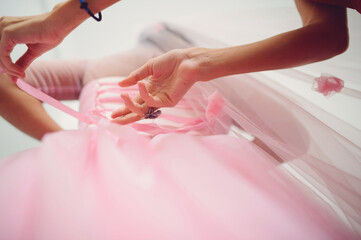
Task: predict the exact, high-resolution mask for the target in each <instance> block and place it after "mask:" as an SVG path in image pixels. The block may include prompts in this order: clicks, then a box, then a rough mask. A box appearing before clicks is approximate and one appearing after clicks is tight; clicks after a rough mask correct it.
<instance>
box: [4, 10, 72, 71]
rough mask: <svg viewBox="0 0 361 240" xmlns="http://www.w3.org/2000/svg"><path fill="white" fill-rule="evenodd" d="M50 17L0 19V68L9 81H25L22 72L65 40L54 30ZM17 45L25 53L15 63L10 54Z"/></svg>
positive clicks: (47, 15) (43, 15)
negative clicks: (22, 46) (22, 45)
mask: <svg viewBox="0 0 361 240" xmlns="http://www.w3.org/2000/svg"><path fill="white" fill-rule="evenodd" d="M49 16H50V13H46V14H42V15H36V16H27V17H1V18H0V67H1V68H2V69H3V71H4V72H6V73H8V74H9V75H10V76H12V77H20V78H24V77H25V69H26V68H27V67H28V66H29V65H30V64H31V63H32V62H33V61H34V60H35V59H36V58H37V57H39V56H40V55H42V54H43V53H45V52H47V51H49V50H50V49H52V48H54V47H56V46H57V45H59V43H61V42H62V41H63V39H64V37H65V34H64V35H62V34H60V32H58V30H59V29H57V28H56V27H54V25H53V21H52V20H50V18H49ZM17 44H26V46H27V47H28V49H27V51H26V52H25V53H24V55H23V56H21V57H20V58H19V59H18V60H17V61H16V63H13V62H12V59H11V58H10V54H11V52H12V51H13V49H14V47H15V46H16V45H17Z"/></svg>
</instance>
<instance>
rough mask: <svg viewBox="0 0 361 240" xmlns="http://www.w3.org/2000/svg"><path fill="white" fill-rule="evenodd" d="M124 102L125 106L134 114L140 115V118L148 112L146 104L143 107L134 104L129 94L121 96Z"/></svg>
mask: <svg viewBox="0 0 361 240" xmlns="http://www.w3.org/2000/svg"><path fill="white" fill-rule="evenodd" d="M121 97H122V99H123V101H124V104H125V106H126V107H127V108H128V109H129V110H130V111H132V112H134V113H136V114H138V115H140V116H143V115H144V113H145V112H146V111H147V107H146V104H143V105H140V104H138V103H134V102H133V101H132V99H130V97H129V95H128V94H122V95H121Z"/></svg>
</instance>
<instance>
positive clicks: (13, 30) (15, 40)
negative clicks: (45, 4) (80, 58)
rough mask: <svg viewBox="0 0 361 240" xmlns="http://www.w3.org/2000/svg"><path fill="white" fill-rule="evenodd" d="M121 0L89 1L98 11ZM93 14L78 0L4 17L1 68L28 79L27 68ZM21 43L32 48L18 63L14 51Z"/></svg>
mask: <svg viewBox="0 0 361 240" xmlns="http://www.w3.org/2000/svg"><path fill="white" fill-rule="evenodd" d="M118 1H119V0H102V1H97V0H88V1H87V2H88V7H89V8H90V9H91V10H92V11H93V12H94V13H97V12H99V11H101V10H103V9H105V8H107V7H109V6H111V5H112V4H114V3H116V2H118ZM89 17H90V16H89V15H88V14H87V13H86V12H85V11H84V10H83V9H80V7H79V1H78V0H68V1H64V2H61V3H59V4H57V5H56V6H55V7H54V9H53V10H52V11H50V12H48V13H44V14H41V15H36V16H27V17H1V18H0V68H2V69H3V71H5V72H6V73H8V75H10V76H11V77H12V78H17V77H20V78H24V77H25V70H26V68H27V67H28V66H29V65H30V64H31V63H32V62H33V61H34V60H35V59H36V58H37V57H39V56H40V55H42V54H43V53H45V52H47V51H49V50H51V49H53V48H54V47H56V46H57V45H59V44H60V43H61V42H62V41H63V40H64V38H65V37H66V36H67V35H68V34H69V33H70V32H72V31H73V30H74V29H75V28H76V27H78V26H79V25H80V24H81V23H82V22H84V21H85V20H86V19H88V18H89ZM17 44H26V45H27V47H28V49H27V51H26V53H25V54H24V55H23V56H22V57H20V58H19V59H18V60H17V62H16V63H13V62H12V60H11V58H10V54H11V52H12V50H13V49H14V47H15V46H16V45H17Z"/></svg>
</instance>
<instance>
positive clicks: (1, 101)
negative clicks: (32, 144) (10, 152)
mask: <svg viewBox="0 0 361 240" xmlns="http://www.w3.org/2000/svg"><path fill="white" fill-rule="evenodd" d="M0 115H1V117H3V118H4V119H5V120H7V121H8V122H9V123H11V124H12V125H13V126H15V127H16V128H18V129H19V130H21V131H22V132H24V133H26V134H28V135H30V136H31V137H34V138H36V139H38V140H41V138H42V137H43V136H44V134H46V133H49V132H55V131H59V130H61V127H60V126H59V125H58V124H57V123H56V122H55V121H54V120H53V119H51V118H50V116H49V115H48V114H47V113H46V111H45V109H44V108H43V106H42V103H41V102H40V101H39V100H37V99H35V98H34V97H32V96H30V95H28V94H27V93H25V92H23V91H22V90H20V89H19V88H18V87H17V86H16V85H15V84H14V83H12V82H11V80H10V78H9V77H8V76H7V75H5V74H1V75H0Z"/></svg>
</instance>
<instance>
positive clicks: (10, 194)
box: [0, 121, 354, 240]
mask: <svg viewBox="0 0 361 240" xmlns="http://www.w3.org/2000/svg"><path fill="white" fill-rule="evenodd" d="M278 166H279V165H278V164H277V163H276V162H275V161H274V160H273V159H272V158H270V157H269V156H268V155H267V154H266V153H264V152H262V151H261V150H259V149H258V148H257V147H256V146H255V145H253V144H252V143H251V142H248V141H247V140H243V139H239V138H235V137H232V136H228V135H214V136H191V135H189V134H178V133H173V134H160V135H158V136H155V137H154V138H150V137H148V136H144V135H141V134H139V133H138V132H137V131H135V130H134V129H132V128H130V127H128V126H119V125H116V124H111V123H108V122H106V121H101V122H100V123H99V125H98V126H94V127H91V128H85V129H81V130H74V131H63V132H58V133H53V134H48V135H47V136H46V137H45V138H44V140H43V144H42V145H41V146H40V147H37V148H34V149H30V150H27V151H24V152H21V153H18V154H16V155H14V156H11V157H9V158H7V159H5V160H3V161H2V163H1V165H0V239H6V240H13V239H26V240H31V239H36V240H40V239H44V240H49V239H51V240H58V239H59V240H64V239H67V240H73V239H74V240H80V239H84V240H85V239H86V240H90V239H106V240H113V239H114V240H115V239H117V240H118V239H141V240H144V239H157V240H159V239H207V240H210V239H219V240H225V239H302V240H304V239H327V240H329V239H354V236H352V235H351V234H350V232H349V230H348V229H346V228H345V227H344V225H343V224H341V223H340V222H339V221H338V220H336V218H334V217H333V216H332V215H330V213H329V212H328V211H326V210H325V209H324V208H323V207H322V206H321V205H319V204H318V203H316V201H315V200H311V199H310V198H309V197H307V196H306V194H305V192H304V191H303V190H300V189H299V188H298V186H297V185H296V184H295V183H294V182H293V180H292V179H291V178H288V177H287V176H286V175H284V174H282V173H281V172H280V171H279V170H278Z"/></svg>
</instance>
